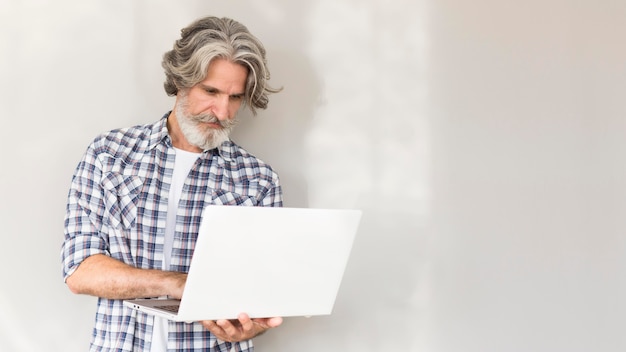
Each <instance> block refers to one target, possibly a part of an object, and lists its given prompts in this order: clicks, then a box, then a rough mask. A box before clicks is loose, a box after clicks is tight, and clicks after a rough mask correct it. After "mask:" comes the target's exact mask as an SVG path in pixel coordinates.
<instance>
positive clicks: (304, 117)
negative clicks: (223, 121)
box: [232, 3, 321, 207]
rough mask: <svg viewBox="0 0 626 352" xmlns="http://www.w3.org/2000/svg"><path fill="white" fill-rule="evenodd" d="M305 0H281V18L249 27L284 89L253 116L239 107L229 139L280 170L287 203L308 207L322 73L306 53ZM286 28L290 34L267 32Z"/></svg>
mask: <svg viewBox="0 0 626 352" xmlns="http://www.w3.org/2000/svg"><path fill="white" fill-rule="evenodd" d="M307 4H308V3H294V4H291V3H290V4H289V6H288V8H286V9H285V8H284V7H285V5H284V4H282V5H281V6H282V7H281V12H282V13H283V14H284V16H283V17H282V18H281V20H280V21H276V22H273V23H267V25H268V28H262V32H261V33H258V34H257V32H259V31H257V28H250V30H251V31H252V32H253V33H255V34H256V35H258V36H259V38H260V39H261V41H263V43H264V45H265V47H266V49H267V58H268V64H269V68H270V72H271V79H270V81H269V83H270V85H272V86H273V87H275V88H277V87H282V88H283V90H282V91H281V92H279V93H277V94H273V95H271V96H270V97H269V98H270V102H269V105H268V109H267V110H265V111H258V115H257V116H253V115H252V113H250V111H249V110H247V109H246V110H242V111H241V116H240V118H241V123H240V125H239V126H237V128H236V129H235V131H234V132H233V135H232V138H233V140H235V141H236V142H237V143H238V144H240V145H242V146H243V147H244V148H246V149H248V150H249V151H250V152H251V153H253V154H255V155H256V156H258V157H259V158H261V159H262V160H264V161H266V162H268V163H269V164H270V165H272V167H273V168H274V169H275V171H276V172H277V173H278V174H279V176H280V179H281V183H282V187H283V194H284V205H285V206H287V207H308V206H309V199H308V195H307V194H308V185H307V181H306V179H307V177H306V176H307V175H305V174H304V173H305V170H306V168H305V166H306V160H307V155H306V149H305V140H306V138H305V137H306V134H307V132H308V130H309V129H310V124H311V121H312V119H313V116H314V114H315V110H316V106H317V104H318V101H319V99H320V95H321V86H320V78H319V77H318V75H317V74H316V72H315V69H314V67H313V65H312V63H311V61H310V59H309V58H308V57H307V55H306V53H305V48H306V47H307V45H308V44H307V42H308V38H307V37H306V33H307V31H306V30H305V29H304V28H303V24H304V23H305V21H304V18H305V16H306V12H307V11H306V8H307ZM287 14H288V15H287ZM241 21H242V22H243V21H245V19H241ZM286 29H287V30H288V31H289V32H292V33H294V34H293V35H291V36H282V35H281V36H272V35H271V33H283V32H284V31H285V30H286ZM268 33H270V34H268ZM285 39H287V40H285Z"/></svg>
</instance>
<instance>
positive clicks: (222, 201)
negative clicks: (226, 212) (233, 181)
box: [211, 189, 257, 206]
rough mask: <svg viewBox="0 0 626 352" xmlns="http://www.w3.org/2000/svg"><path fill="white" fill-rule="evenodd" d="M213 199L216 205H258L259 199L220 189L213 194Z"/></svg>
mask: <svg viewBox="0 0 626 352" xmlns="http://www.w3.org/2000/svg"><path fill="white" fill-rule="evenodd" d="M211 198H212V199H211V200H212V201H213V204H215V205H243V206H256V205H257V200H256V198H255V197H253V196H248V195H242V194H239V193H234V192H226V191H224V190H221V189H218V190H215V191H213V193H212V194H211Z"/></svg>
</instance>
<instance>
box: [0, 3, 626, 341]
mask: <svg viewBox="0 0 626 352" xmlns="http://www.w3.org/2000/svg"><path fill="white" fill-rule="evenodd" d="M207 14H213V15H218V16H229V17H233V18H235V19H238V20H240V21H241V22H243V23H244V24H246V25H247V26H248V27H249V28H250V30H251V31H252V32H253V33H255V34H256V35H257V36H258V37H260V38H261V39H262V41H263V42H264V43H265V44H266V47H267V50H268V53H269V62H270V67H271V70H272V80H271V82H272V83H273V84H274V85H275V86H284V88H285V90H284V92H282V93H280V94H278V95H276V96H274V97H273V99H272V100H271V102H270V108H269V109H268V110H266V111H262V112H261V113H260V114H259V116H256V117H252V116H251V115H250V114H249V113H247V112H246V113H244V114H243V116H242V119H243V120H244V121H243V122H242V124H241V125H240V126H239V129H238V130H237V131H236V133H235V136H234V139H235V140H237V141H238V142H240V143H241V144H242V145H244V146H245V147H247V148H248V149H249V150H251V151H253V152H254V153H255V154H257V155H258V156H259V157H261V158H262V159H264V160H266V161H268V162H270V163H271V164H273V165H274V166H275V168H276V169H277V170H278V172H279V173H280V174H281V176H282V179H283V181H284V188H285V201H286V205H287V206H302V207H350V208H360V209H363V211H364V218H363V223H362V226H361V228H360V230H359V233H358V237H357V241H356V243H355V247H354V250H353V253H352V254H353V255H352V257H351V259H350V262H349V265H348V268H347V272H346V275H345V278H344V282H343V284H342V287H341V290H340V293H339V296H338V299H337V303H336V305H335V310H334V312H333V314H332V315H331V316H327V317H314V318H311V319H305V318H289V319H286V321H285V324H284V326H283V327H281V328H280V329H278V330H275V331H272V332H271V333H268V334H266V335H265V336H263V337H260V338H259V339H257V348H258V349H257V350H258V351H294V350H298V351H319V350H330V351H396V350H402V351H432V352H456V351H481V352H484V351H509V352H510V351H568V352H571V351H624V350H626V334H625V333H624V330H625V328H626V322H625V318H624V316H625V313H626V304H625V303H624V300H625V297H626V278H625V272H624V269H625V267H626V256H625V255H624V254H625V251H626V239H625V236H624V229H625V226H624V225H625V224H624V222H625V220H624V219H626V217H624V214H625V213H626V212H625V211H626V188H625V184H626V168H625V164H624V157H623V151H624V150H626V138H624V136H626V121H625V119H624V116H625V115H626V114H625V113H626V99H625V97H624V95H625V92H626V44H625V42H626V41H625V40H624V35H625V33H626V20H625V18H626V3H625V2H624V1H622V0H595V1H567V0H541V1H539V0H529V1H501V0H475V1H465V0H430V1H429V0H417V1H409V0H392V1H386V0H369V1H356V0H315V1H313V0H306V1H287V0H262V1H207V0H205V1H176V2H171V1H168V2H166V1H147V0H143V1H138V0H134V1H128V0H106V1H104V0H102V1H79V0H61V1H45V0H39V1H37V0H3V1H2V2H1V3H0V52H1V53H2V55H0V81H1V82H2V85H1V86H0V107H1V116H2V117H1V119H2V125H1V126H2V128H0V158H1V159H0V165H1V167H0V199H1V201H0V224H1V225H2V227H1V229H2V230H1V232H0V236H2V250H1V251H2V254H1V255H0V274H1V275H2V276H1V279H2V289H1V291H0V350H2V351H64V352H73V351H76V352H78V351H85V350H86V349H87V346H88V341H89V338H90V334H91V327H92V321H93V314H94V308H95V299H94V298H92V297H86V296H75V295H72V294H71V293H70V292H69V291H68V290H67V289H66V287H65V285H64V284H63V283H62V278H61V269H60V260H59V250H60V244H61V241H62V237H63V235H62V234H63V215H64V208H65V197H66V194H67V189H68V186H69V182H70V178H71V175H72V172H73V170H74V168H75V166H76V164H77V162H78V160H79V158H80V157H81V155H82V153H83V151H84V150H85V148H86V146H87V144H88V143H89V142H90V141H91V140H92V138H93V137H95V136H96V135H97V134H98V133H100V132H102V131H105V130H109V129H112V128H116V127H124V126H129V125H133V124H138V123H148V122H152V121H154V120H156V119H158V118H160V117H161V116H162V114H164V113H165V112H166V111H167V110H168V109H170V107H171V106H172V105H173V99H172V98H168V97H166V96H165V94H164V92H163V89H162V81H163V74H162V70H161V68H160V60H161V55H162V54H163V53H164V52H165V51H166V50H169V49H170V48H171V45H172V43H173V41H174V40H175V39H176V38H177V37H178V31H179V30H180V28H182V27H184V26H185V25H187V24H188V23H190V22H191V21H192V20H194V19H195V18H197V17H199V16H202V15H207ZM320 260H323V258H320Z"/></svg>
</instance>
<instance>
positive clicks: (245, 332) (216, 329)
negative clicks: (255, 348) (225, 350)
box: [201, 313, 283, 342]
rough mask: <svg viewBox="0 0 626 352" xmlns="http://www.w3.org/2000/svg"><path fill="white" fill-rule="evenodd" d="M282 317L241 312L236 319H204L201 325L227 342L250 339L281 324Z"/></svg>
mask: <svg viewBox="0 0 626 352" xmlns="http://www.w3.org/2000/svg"><path fill="white" fill-rule="evenodd" d="M282 322H283V319H282V318H280V317H277V318H255V319H250V317H249V316H248V315H247V314H245V313H241V314H239V316H238V317H237V319H236V320H225V319H222V320H217V321H213V320H205V321H201V323H202V325H203V326H204V327H205V328H206V329H207V330H209V331H211V332H212V333H213V335H215V336H216V337H217V338H218V339H220V340H223V341H229V342H237V341H243V340H248V339H251V338H253V337H255V336H257V335H259V334H262V333H263V332H265V331H266V330H268V329H271V328H275V327H277V326H279V325H281V324H282Z"/></svg>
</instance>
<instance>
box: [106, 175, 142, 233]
mask: <svg viewBox="0 0 626 352" xmlns="http://www.w3.org/2000/svg"><path fill="white" fill-rule="evenodd" d="M101 185H102V188H103V190H104V205H105V207H106V210H107V212H108V213H109V216H108V221H109V224H108V225H110V226H111V227H114V228H118V227H120V225H121V226H122V227H123V228H124V229H129V228H130V227H131V226H133V225H134V224H135V221H136V219H137V195H138V194H139V191H141V187H142V185H143V182H141V179H139V178H138V177H137V176H124V175H122V174H117V173H110V174H107V175H105V177H104V178H103V179H102V182H101ZM106 218H107V217H105V219H106ZM105 221H106V220H105Z"/></svg>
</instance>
